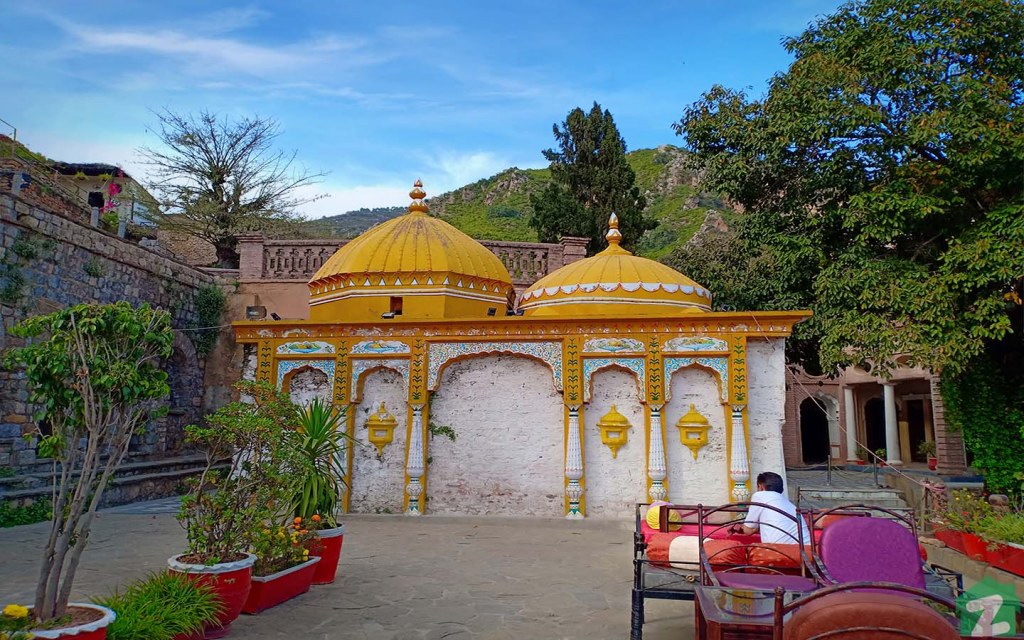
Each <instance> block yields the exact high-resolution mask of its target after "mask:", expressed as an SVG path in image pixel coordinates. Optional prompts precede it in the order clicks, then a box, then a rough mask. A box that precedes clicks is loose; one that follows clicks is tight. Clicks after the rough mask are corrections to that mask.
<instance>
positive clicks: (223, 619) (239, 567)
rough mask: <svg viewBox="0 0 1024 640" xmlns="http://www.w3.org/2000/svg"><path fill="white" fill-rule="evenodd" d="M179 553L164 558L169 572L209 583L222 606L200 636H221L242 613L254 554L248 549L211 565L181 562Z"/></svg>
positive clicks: (225, 633)
mask: <svg viewBox="0 0 1024 640" xmlns="http://www.w3.org/2000/svg"><path fill="white" fill-rule="evenodd" d="M181 557H182V556H175V557H174V558H171V559H170V560H168V561H167V566H168V567H170V570H171V572H173V573H181V574H184V575H186V576H188V579H189V580H191V581H193V582H195V583H197V584H206V585H209V586H211V587H212V588H213V590H214V592H215V593H216V594H217V596H218V597H219V598H220V600H221V604H222V607H223V608H222V609H221V612H220V615H219V616H218V617H217V622H215V623H214V624H213V625H211V626H209V627H207V628H206V632H205V634H204V636H203V637H204V638H223V637H224V636H226V635H228V633H230V632H231V623H232V622H234V621H235V619H237V618H238V616H239V615H240V614H241V613H242V605H244V604H245V599H246V598H247V597H248V596H249V588H250V586H251V585H252V565H254V564H256V556H254V555H252V554H251V553H247V554H245V558H243V559H242V560H236V561H234V562H223V563H220V564H211V565H205V564H191V563H187V562H181V561H180V560H179V558H181Z"/></svg>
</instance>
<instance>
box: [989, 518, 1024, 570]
mask: <svg viewBox="0 0 1024 640" xmlns="http://www.w3.org/2000/svg"><path fill="white" fill-rule="evenodd" d="M979 535H980V536H981V538H982V539H984V540H985V541H986V542H987V543H988V545H987V547H986V549H985V560H986V561H987V562H988V563H989V564H991V565H992V566H994V567H997V568H999V569H1002V570H1003V571H1008V572H1010V573H1012V574H1014V575H1018V576H1022V577H1024V513H1020V512H1011V513H1005V514H996V513H993V514H992V516H991V517H990V518H988V519H986V520H985V521H984V522H982V523H981V525H980V526H979Z"/></svg>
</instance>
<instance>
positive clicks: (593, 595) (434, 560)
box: [0, 501, 693, 640]
mask: <svg viewBox="0 0 1024 640" xmlns="http://www.w3.org/2000/svg"><path fill="white" fill-rule="evenodd" d="M173 511H174V507H173V505H172V504H170V503H168V502H167V501H157V502H153V503H143V504H140V505H130V506H127V507H120V508H116V509H111V510H107V511H104V512H102V513H101V514H100V515H99V517H98V519H97V523H96V526H95V527H94V530H93V534H92V539H91V541H90V545H89V549H88V550H87V551H86V554H85V558H84V561H83V566H82V568H81V569H80V571H79V574H78V580H77V581H76V589H75V591H76V595H77V597H79V598H86V597H88V596H95V595H99V594H104V593H107V592H109V591H110V590H112V589H114V588H116V587H117V586H118V585H122V584H124V583H126V582H128V581H129V580H131V579H133V578H135V577H138V576H141V575H143V574H145V573H146V572H148V571H156V570H161V569H162V568H163V567H164V566H166V564H165V562H166V559H167V558H168V557H170V556H172V555H175V554H176V553H179V552H180V551H181V550H182V548H183V546H184V541H185V536H184V532H183V531H182V529H181V527H180V526H179V525H178V523H177V522H176V521H175V520H174V516H173V515H172V514H173ZM345 524H346V527H347V531H346V535H345V543H344V548H343V550H342V559H341V565H340V567H339V571H338V580H337V582H335V584H333V585H328V586H322V587H314V588H313V590H312V591H310V592H309V593H307V594H305V595H303V596H300V597H299V598H297V599H295V600H293V601H291V602H289V603H288V604H285V605H282V606H280V607H278V608H276V609H271V610H270V611H267V612H265V613H263V614H261V615H259V616H243V617H242V618H241V619H240V620H239V621H238V622H236V623H235V625H234V632H233V633H232V635H231V636H230V637H232V638H245V639H252V640H263V639H269V638H295V637H302V638H315V639H317V640H328V639H334V638H367V639H371V638H372V639H380V640H385V639H388V638H401V639H405V638H408V639H414V638H429V639H434V638H450V639H453V640H455V639H459V638H466V639H469V638H473V639H477V638H480V639H494V640H499V639H505V638H508V639H510V640H511V639H513V638H514V639H516V640H521V639H524V638H537V639H546V638H552V639H561V638H587V639H588V640H598V639H604V638H614V639H617V640H618V639H622V638H628V637H629V594H630V586H631V576H632V562H631V558H632V553H631V545H632V542H631V540H632V525H631V523H629V522H625V521H599V520H595V521H584V522H582V523H570V522H566V521H563V520H548V519H521V518H442V517H437V518H434V517H430V516H427V517H423V518H404V517H399V516H349V517H348V518H346V521H345ZM45 530H46V524H36V525H29V526H23V527H15V528H12V529H0V557H2V558H3V561H2V562H0V603H8V602H29V601H31V598H32V591H33V588H34V584H35V579H36V564H37V561H38V552H39V549H40V548H41V544H42V541H41V538H42V536H43V535H44V532H45ZM644 637H645V638H646V639H647V640H666V639H668V638H672V639H673V640H688V639H692V638H693V606H692V605H691V604H690V603H687V602H671V601H649V602H648V604H647V624H646V625H645V628H644Z"/></svg>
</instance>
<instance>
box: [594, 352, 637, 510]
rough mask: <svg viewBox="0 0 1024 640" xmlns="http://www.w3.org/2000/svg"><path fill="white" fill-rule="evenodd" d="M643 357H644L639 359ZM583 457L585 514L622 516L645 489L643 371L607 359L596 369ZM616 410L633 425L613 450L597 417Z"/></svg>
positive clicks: (634, 504)
mask: <svg viewBox="0 0 1024 640" xmlns="http://www.w3.org/2000/svg"><path fill="white" fill-rule="evenodd" d="M639 360H640V362H643V359H642V358H641V359H639ZM585 393H586V396H587V404H586V407H585V409H584V411H583V425H584V428H583V453H584V455H583V459H584V462H585V464H584V474H585V476H584V477H585V482H586V490H585V494H584V495H585V497H586V506H587V516H598V517H623V516H628V515H629V514H630V513H632V512H633V510H634V509H635V508H636V503H637V502H643V501H644V500H645V498H646V493H647V468H646V448H647V447H646V444H647V438H646V422H647V421H646V412H645V410H644V404H643V402H644V399H645V394H644V377H643V372H642V370H641V371H637V370H635V369H634V368H630V367H628V366H625V365H623V364H622V363H620V362H615V361H612V362H609V363H605V364H602V365H601V366H599V367H596V368H594V369H592V370H591V371H590V372H589V375H588V376H587V386H586V390H585ZM613 405H614V407H615V411H616V412H618V413H619V414H621V415H622V416H624V417H625V418H626V419H627V420H628V421H629V424H630V425H631V428H629V429H627V430H626V435H627V440H626V444H624V445H621V446H618V447H617V448H616V451H615V452H614V454H613V452H612V449H611V447H609V446H608V445H606V444H605V443H604V442H603V441H602V439H601V430H600V429H599V428H598V422H599V421H600V420H601V419H602V418H603V417H604V416H605V415H606V414H608V413H610V412H611V409H612V406H613Z"/></svg>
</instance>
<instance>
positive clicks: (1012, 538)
mask: <svg viewBox="0 0 1024 640" xmlns="http://www.w3.org/2000/svg"><path fill="white" fill-rule="evenodd" d="M978 535H980V536H981V537H982V538H985V539H986V540H989V541H990V542H1012V543H1014V544H1021V545H1024V513H1007V514H1005V515H998V514H996V515H992V516H990V517H989V518H986V519H985V520H984V522H982V523H981V526H979V527H978Z"/></svg>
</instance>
